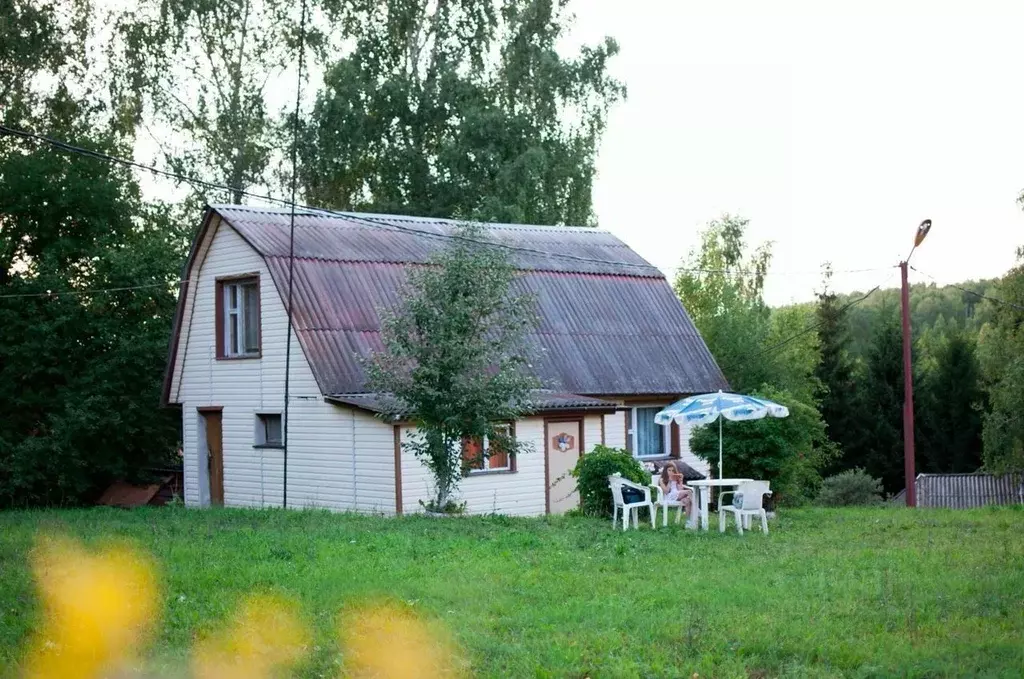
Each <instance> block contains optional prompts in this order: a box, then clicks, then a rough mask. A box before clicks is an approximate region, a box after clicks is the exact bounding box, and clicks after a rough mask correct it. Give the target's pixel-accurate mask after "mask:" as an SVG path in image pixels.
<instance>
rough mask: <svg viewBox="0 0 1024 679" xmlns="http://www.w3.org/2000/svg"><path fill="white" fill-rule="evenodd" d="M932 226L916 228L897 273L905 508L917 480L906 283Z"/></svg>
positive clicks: (913, 504)
mask: <svg viewBox="0 0 1024 679" xmlns="http://www.w3.org/2000/svg"><path fill="white" fill-rule="evenodd" d="M931 228H932V220H930V219H926V220H924V221H923V222H921V224H920V225H919V226H918V227H917V234H916V235H915V236H914V247H913V248H911V249H910V254H909V255H907V258H906V259H905V260H903V261H902V262H900V274H901V276H902V278H903V288H902V291H901V295H900V301H901V304H900V306H901V307H902V315H903V473H904V476H905V477H906V489H907V494H906V499H907V506H908V507H916V506H917V483H916V479H915V477H916V476H917V474H916V473H915V471H914V374H913V370H912V361H911V353H910V352H911V347H910V285H909V283H908V282H907V268H908V263H909V262H910V258H911V257H912V256H913V254H914V250H916V249H917V246H919V245H920V244H921V243H923V242H924V239H925V236H927V235H928V232H929V231H930V230H931Z"/></svg>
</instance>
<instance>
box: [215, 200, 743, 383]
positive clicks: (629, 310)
mask: <svg viewBox="0 0 1024 679" xmlns="http://www.w3.org/2000/svg"><path fill="white" fill-rule="evenodd" d="M211 209H212V210H214V211H216V212H217V213H219V214H220V215H221V217H222V218H223V219H224V220H225V221H226V222H227V223H228V224H229V225H231V226H232V227H233V228H235V229H236V230H237V231H238V233H239V234H241V236H242V237H243V238H245V239H246V241H248V242H249V243H250V244H251V245H252V246H253V247H254V248H255V249H256V250H257V251H258V252H259V253H260V254H261V255H263V257H264V259H265V260H266V261H267V264H268V266H269V268H270V272H271V275H272V277H273V279H274V282H275V284H276V285H277V287H278V290H279V291H281V292H282V298H284V297H285V296H286V293H285V291H286V290H287V284H288V227H289V215H288V212H287V211H286V210H276V209H264V208H249V207H242V206H213V207H212V208H211ZM295 223H296V228H295V254H296V259H295V262H294V279H293V281H294V286H293V297H294V300H295V301H294V303H295V312H294V324H295V331H296V334H297V336H298V338H299V341H300V343H301V344H302V348H303V350H304V352H305V354H306V356H307V358H308V359H309V361H310V364H311V367H312V369H313V373H314V375H315V376H316V379H317V382H318V383H319V385H320V389H321V391H322V392H323V393H324V394H356V393H362V392H365V391H366V385H365V375H364V373H363V369H362V360H363V359H364V358H366V357H368V356H370V355H371V354H372V352H373V351H375V350H379V349H380V348H381V339H380V311H381V310H382V309H389V308H394V307H395V306H396V305H397V304H398V303H399V301H400V299H401V292H402V288H403V284H404V282H405V273H406V266H407V265H411V264H420V263H423V262H425V261H427V259H428V258H429V257H430V256H431V255H432V254H434V253H435V252H437V251H438V250H439V249H441V248H443V247H444V246H445V245H446V244H447V243H448V242H450V240H449V239H448V235H450V234H451V233H452V232H453V230H454V228H455V222H447V221H444V220H433V219H431V220H428V219H416V218H409V217H387V216H380V215H369V216H363V215H352V214H346V215H344V216H331V215H326V214H316V213H309V212H302V213H297V215H296V220H295ZM487 229H488V231H487V233H488V234H489V236H490V237H491V238H493V239H494V240H496V241H498V242H502V243H505V244H506V245H508V246H509V247H510V248H515V249H512V250H510V255H511V258H512V261H513V263H514V264H515V266H516V267H517V268H518V269H519V270H520V271H521V272H522V275H521V276H520V277H519V278H518V280H517V282H516V286H517V288H518V289H519V291H520V292H527V293H530V294H532V295H534V296H535V298H536V300H537V305H538V312H539V316H540V323H539V327H538V328H537V329H536V331H535V332H534V333H532V334H531V335H530V337H529V340H528V341H529V342H530V348H531V350H532V351H533V354H534V356H535V361H534V366H535V369H536V373H537V376H538V377H539V378H540V380H541V382H542V384H543V386H544V387H545V388H546V389H550V390H552V391H555V392H563V393H570V394H587V395H603V394H607V395H610V394H616V395H629V394H689V393H698V392H706V391H716V390H718V389H727V388H728V385H727V383H726V381H725V378H724V376H723V375H722V373H721V371H720V370H719V368H718V366H717V364H716V363H715V361H714V359H713V358H712V356H711V353H710V352H709V351H708V349H707V346H705V344H704V341H703V340H702V339H701V337H700V335H699V333H698V332H697V329H696V328H695V327H694V325H693V323H692V321H691V320H690V318H689V316H688V315H687V314H686V311H685V310H684V309H683V307H682V305H681V304H680V303H679V300H678V299H677V298H676V296H675V294H674V293H673V291H672V289H671V287H670V286H669V285H668V283H667V281H666V280H665V278H664V275H663V274H662V273H661V272H660V271H658V270H657V269H656V268H654V267H652V266H651V265H650V264H648V263H647V262H646V261H645V260H644V259H643V258H641V257H640V256H639V255H637V254H636V253H635V252H633V251H632V250H630V249H629V247H628V246H626V245H625V244H624V243H623V242H622V241H620V240H619V239H618V238H616V237H615V236H613V235H611V234H609V233H607V232H604V231H600V230H597V229H590V228H579V227H536V226H514V225H487ZM595 259H596V260H600V261H597V262H594V261H591V260H595Z"/></svg>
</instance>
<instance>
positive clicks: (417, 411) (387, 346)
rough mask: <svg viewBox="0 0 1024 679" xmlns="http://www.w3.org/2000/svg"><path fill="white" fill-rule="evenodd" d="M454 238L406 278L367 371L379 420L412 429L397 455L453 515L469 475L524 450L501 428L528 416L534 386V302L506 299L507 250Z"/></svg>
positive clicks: (475, 235)
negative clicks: (383, 405) (413, 461)
mask: <svg viewBox="0 0 1024 679" xmlns="http://www.w3.org/2000/svg"><path fill="white" fill-rule="evenodd" d="M454 236H455V237H454V238H453V239H452V240H451V241H449V244H448V247H446V248H445V249H444V250H442V251H441V252H439V253H438V254H437V255H435V256H434V257H432V258H431V260H430V261H429V262H428V264H427V265H426V266H421V267H415V268H412V269H411V270H410V273H409V282H408V288H407V290H406V291H405V294H404V296H403V302H402V304H401V306H400V307H399V308H398V309H397V310H396V311H394V312H393V313H390V314H387V315H385V317H384V319H383V323H382V340H383V344H384V349H383V350H382V351H380V352H378V353H377V354H375V355H374V356H373V358H372V360H371V361H370V362H369V363H368V365H367V376H368V382H369V384H370V387H371V388H372V389H373V390H374V391H375V392H377V393H379V394H382V395H387V396H388V398H387V399H386V401H387V403H388V409H389V412H388V413H386V414H387V415H388V416H391V417H401V418H402V419H405V420H408V421H410V422H411V423H412V424H413V425H415V430H414V433H413V434H412V435H411V436H410V437H408V438H407V440H406V441H404V442H403V447H404V449H405V450H408V451H411V452H412V453H413V454H414V455H415V456H416V457H417V458H419V459H420V460H422V461H423V463H424V464H425V465H426V466H427V468H428V469H429V470H430V472H431V474H432V475H433V477H434V478H433V480H434V497H433V498H432V499H431V501H430V502H429V503H427V509H428V510H433V511H448V510H450V509H451V508H452V507H453V506H454V505H453V502H452V498H453V497H454V495H455V493H456V491H457V490H458V485H459V482H460V480H461V479H462V477H463V476H464V475H465V474H466V473H468V471H469V470H470V469H471V468H472V467H474V466H481V465H482V463H483V460H484V459H486V458H487V457H489V456H490V455H493V454H501V455H507V456H509V459H514V456H515V455H516V454H517V453H518V452H520V451H521V449H522V444H520V443H518V442H517V441H515V439H514V436H513V435H512V432H511V430H510V428H509V427H508V426H507V423H508V422H510V421H515V420H516V419H518V418H519V417H520V416H521V415H522V414H523V413H524V412H526V410H527V409H528V407H529V396H530V390H531V389H533V388H534V387H536V386H537V382H536V380H535V378H534V377H533V376H532V375H531V370H530V367H531V366H530V364H529V358H528V353H527V348H526V347H527V343H526V341H525V340H526V334H527V332H528V331H529V329H530V328H531V327H532V326H533V325H534V323H535V321H536V314H535V311H534V301H533V299H532V298H531V297H530V296H528V295H522V294H517V293H516V292H515V291H514V290H513V283H514V281H515V277H516V272H515V269H514V267H513V266H512V264H511V262H510V261H509V258H508V251H507V250H506V249H504V248H501V247H498V246H495V245H493V244H488V241H487V236H486V233H485V232H484V230H483V229H482V228H481V227H480V226H477V225H474V224H466V225H463V226H460V227H459V229H458V230H457V232H456V233H455V234H454ZM483 441H486V445H480V442H483Z"/></svg>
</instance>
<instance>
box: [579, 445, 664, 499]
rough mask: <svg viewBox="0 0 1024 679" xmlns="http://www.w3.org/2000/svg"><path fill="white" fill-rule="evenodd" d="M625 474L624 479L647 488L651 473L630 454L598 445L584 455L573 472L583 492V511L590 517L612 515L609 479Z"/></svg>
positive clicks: (580, 491) (581, 492)
mask: <svg viewBox="0 0 1024 679" xmlns="http://www.w3.org/2000/svg"><path fill="white" fill-rule="evenodd" d="M613 474H621V475H622V477H623V478H625V479H628V480H630V481H633V482H635V483H642V484H644V485H647V484H648V483H650V482H651V474H650V472H648V471H645V470H644V468H643V466H641V464H640V463H639V462H638V461H637V459H636V458H635V457H633V456H632V455H631V454H630V453H628V452H627V451H625V450H621V449H619V448H610V447H608V446H603V445H598V446H594V450H593V451H592V452H589V453H587V454H586V455H582V456H580V459H579V461H578V462H577V463H576V466H575V467H574V468H573V470H572V475H573V477H574V478H575V479H576V488H577V490H579V493H580V509H581V510H582V512H583V513H584V514H586V515H588V516H610V515H611V513H612V506H613V502H612V491H611V489H610V488H609V487H608V477H609V476H611V475H613Z"/></svg>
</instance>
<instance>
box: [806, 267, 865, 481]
mask: <svg viewBox="0 0 1024 679" xmlns="http://www.w3.org/2000/svg"><path fill="white" fill-rule="evenodd" d="M831 277H832V271H831V267H826V270H825V286H824V289H823V290H822V291H821V292H820V293H818V304H817V306H816V308H815V319H816V321H817V324H818V342H819V345H820V348H821V361H820V362H819V363H818V365H817V367H816V369H815V376H816V377H817V379H818V383H819V392H818V394H817V396H818V402H819V403H820V404H821V416H822V418H823V419H824V420H825V424H826V425H828V435H829V438H830V439H832V441H834V442H835V443H836V444H837V445H838V446H839V455H837V456H836V459H835V460H833V462H832V463H831V464H830V465H829V468H830V469H837V468H839V469H841V468H844V467H845V466H846V465H845V463H844V457H843V456H844V454H845V453H846V452H847V451H848V450H850V449H852V448H853V447H854V446H855V443H856V441H857V438H858V437H859V426H860V423H859V421H858V419H857V418H858V415H859V414H860V413H859V412H858V410H857V403H856V398H855V395H856V381H855V379H854V363H853V360H852V359H851V358H850V354H849V346H850V329H849V316H848V313H849V310H848V309H846V308H845V305H841V304H840V303H839V298H838V295H836V294H835V293H834V292H832V291H830V290H829V288H828V285H829V282H830V281H831Z"/></svg>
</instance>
